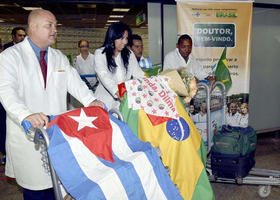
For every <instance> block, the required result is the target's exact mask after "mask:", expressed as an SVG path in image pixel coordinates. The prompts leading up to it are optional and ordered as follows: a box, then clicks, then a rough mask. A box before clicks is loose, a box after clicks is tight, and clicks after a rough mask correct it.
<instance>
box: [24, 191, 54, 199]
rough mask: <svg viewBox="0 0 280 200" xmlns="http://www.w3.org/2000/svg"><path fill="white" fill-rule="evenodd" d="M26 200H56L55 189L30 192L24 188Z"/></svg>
mask: <svg viewBox="0 0 280 200" xmlns="http://www.w3.org/2000/svg"><path fill="white" fill-rule="evenodd" d="M23 199H24V200H55V196H54V190H53V188H50V189H46V190H28V189H25V188H23Z"/></svg>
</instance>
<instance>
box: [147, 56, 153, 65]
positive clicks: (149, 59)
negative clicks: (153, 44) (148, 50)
mask: <svg viewBox="0 0 280 200" xmlns="http://www.w3.org/2000/svg"><path fill="white" fill-rule="evenodd" d="M147 61H148V63H149V65H148V66H149V68H152V67H153V65H152V61H151V58H150V57H147Z"/></svg>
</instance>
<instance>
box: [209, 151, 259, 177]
mask: <svg viewBox="0 0 280 200" xmlns="http://www.w3.org/2000/svg"><path fill="white" fill-rule="evenodd" d="M254 165H255V151H253V152H251V153H249V154H248V155H245V156H235V155H225V154H221V153H215V152H211V169H212V174H213V175H214V176H216V177H220V178H233V179H235V178H243V177H245V176H247V175H248V173H249V171H250V170H251V169H252V167H254Z"/></svg>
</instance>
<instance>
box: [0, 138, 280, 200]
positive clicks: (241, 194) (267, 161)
mask: <svg viewBox="0 0 280 200" xmlns="http://www.w3.org/2000/svg"><path fill="white" fill-rule="evenodd" d="M255 167H257V168H264V169H274V170H280V137H279V136H278V137H277V134H274V133H269V134H263V135H258V144H257V150H256V166H255ZM3 173H4V168H3V167H2V166H1V167H0V199H1V200H22V194H21V188H20V187H19V186H18V185H17V184H16V183H15V181H14V180H13V179H8V178H7V177H5V176H4V174H3ZM212 186H213V190H214V193H215V196H216V200H261V199H263V198H260V197H259V196H258V193H257V191H258V186H255V185H237V184H223V183H212ZM265 199H266V200H280V186H273V187H272V191H271V194H270V196H268V197H267V198H265ZM202 200H203V199H202Z"/></svg>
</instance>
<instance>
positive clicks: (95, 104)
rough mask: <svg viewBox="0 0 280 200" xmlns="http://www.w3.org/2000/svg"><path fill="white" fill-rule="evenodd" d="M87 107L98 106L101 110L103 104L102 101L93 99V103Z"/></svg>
mask: <svg viewBox="0 0 280 200" xmlns="http://www.w3.org/2000/svg"><path fill="white" fill-rule="evenodd" d="M89 106H99V107H101V108H104V103H103V102H102V101H99V100H97V99H95V100H94V101H93V102H91V103H90V104H89Z"/></svg>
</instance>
